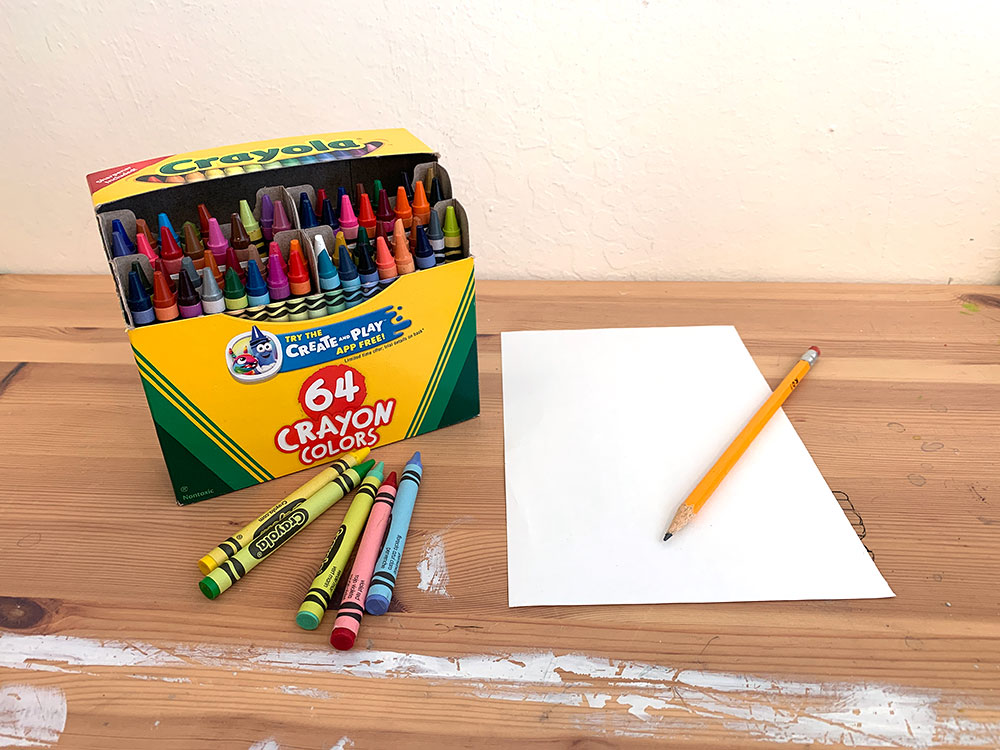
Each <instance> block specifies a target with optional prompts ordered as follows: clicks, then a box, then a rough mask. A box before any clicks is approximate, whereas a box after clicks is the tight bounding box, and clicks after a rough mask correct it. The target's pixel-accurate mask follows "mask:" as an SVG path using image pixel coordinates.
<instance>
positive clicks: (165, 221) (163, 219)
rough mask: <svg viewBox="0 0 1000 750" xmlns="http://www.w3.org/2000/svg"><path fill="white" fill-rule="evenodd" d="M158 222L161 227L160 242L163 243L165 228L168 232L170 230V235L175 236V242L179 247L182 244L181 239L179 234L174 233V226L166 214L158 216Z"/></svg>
mask: <svg viewBox="0 0 1000 750" xmlns="http://www.w3.org/2000/svg"><path fill="white" fill-rule="evenodd" d="M156 221H157V223H158V224H159V225H160V241H161V242H162V241H163V228H164V227H166V228H167V229H168V230H170V234H172V235H173V237H174V242H176V243H177V244H178V245H179V244H180V242H181V238H180V236H179V235H178V234H177V232H176V231H174V225H173V224H171V223H170V218H169V217H168V216H167V215H166V214H164V213H161V214H157V215H156Z"/></svg>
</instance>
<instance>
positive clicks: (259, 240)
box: [239, 199, 270, 253]
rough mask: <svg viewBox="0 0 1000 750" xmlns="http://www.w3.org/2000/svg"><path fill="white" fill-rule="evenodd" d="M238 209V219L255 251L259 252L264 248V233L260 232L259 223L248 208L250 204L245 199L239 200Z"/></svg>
mask: <svg viewBox="0 0 1000 750" xmlns="http://www.w3.org/2000/svg"><path fill="white" fill-rule="evenodd" d="M268 200H270V199H268ZM239 209H240V221H241V222H243V228H244V229H246V230H247V236H248V237H249V238H250V242H251V243H252V244H253V245H254V247H256V248H257V252H258V253H260V251H261V250H263V249H264V235H263V234H262V233H261V230H260V223H259V222H258V221H257V217H255V216H254V215H253V211H251V210H250V204H249V203H247V202H246V201H245V200H243V201H240V206H239Z"/></svg>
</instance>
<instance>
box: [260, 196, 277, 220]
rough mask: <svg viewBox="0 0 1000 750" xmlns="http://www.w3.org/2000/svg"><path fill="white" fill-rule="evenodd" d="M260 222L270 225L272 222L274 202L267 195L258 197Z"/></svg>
mask: <svg viewBox="0 0 1000 750" xmlns="http://www.w3.org/2000/svg"><path fill="white" fill-rule="evenodd" d="M260 220H261V223H262V224H270V223H271V222H272V221H274V201H272V200H271V196H270V195H268V194H267V193H264V195H262V196H261V197H260Z"/></svg>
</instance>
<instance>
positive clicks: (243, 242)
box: [229, 214, 250, 250]
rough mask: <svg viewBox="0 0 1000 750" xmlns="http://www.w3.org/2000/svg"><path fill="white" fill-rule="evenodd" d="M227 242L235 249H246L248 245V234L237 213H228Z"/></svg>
mask: <svg viewBox="0 0 1000 750" xmlns="http://www.w3.org/2000/svg"><path fill="white" fill-rule="evenodd" d="M229 244H230V245H232V246H233V247H234V248H235V249H237V250H246V249H247V248H248V247H249V246H250V235H249V233H248V232H247V230H246V228H245V227H244V226H243V220H242V219H240V216H239V214H230V215H229Z"/></svg>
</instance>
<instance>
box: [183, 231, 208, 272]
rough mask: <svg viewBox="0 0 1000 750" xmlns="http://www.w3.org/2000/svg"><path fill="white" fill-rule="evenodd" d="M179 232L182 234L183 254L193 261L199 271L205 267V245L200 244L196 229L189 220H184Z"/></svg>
mask: <svg viewBox="0 0 1000 750" xmlns="http://www.w3.org/2000/svg"><path fill="white" fill-rule="evenodd" d="M181 232H182V233H183V235H184V254H185V255H186V256H187V257H189V258H190V259H191V262H192V263H194V267H195V269H197V270H199V271H200V270H201V269H203V268H204V267H205V246H204V245H202V244H201V237H199V236H198V229H197V227H195V225H194V224H192V223H191V222H190V221H185V222H184V227H183V229H182V230H181Z"/></svg>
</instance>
